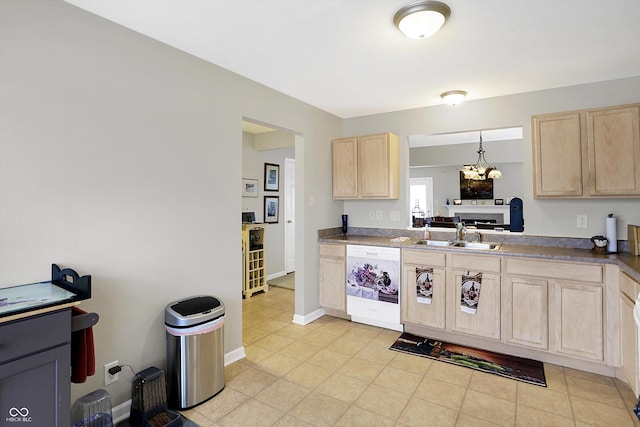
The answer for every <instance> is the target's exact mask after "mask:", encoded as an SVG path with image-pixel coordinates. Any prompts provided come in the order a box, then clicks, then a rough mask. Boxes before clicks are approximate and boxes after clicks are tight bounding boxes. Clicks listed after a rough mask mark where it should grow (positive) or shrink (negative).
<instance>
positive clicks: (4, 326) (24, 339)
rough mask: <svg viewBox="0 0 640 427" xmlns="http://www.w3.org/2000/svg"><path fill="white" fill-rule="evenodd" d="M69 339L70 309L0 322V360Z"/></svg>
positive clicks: (29, 352) (4, 360)
mask: <svg viewBox="0 0 640 427" xmlns="http://www.w3.org/2000/svg"><path fill="white" fill-rule="evenodd" d="M70 340H71V309H65V310H61V311H55V312H52V313H47V314H43V315H40V316H34V317H28V318H25V319H20V320H15V321H12V322H6V323H1V324H0V364H2V363H4V362H7V361H9V360H12V359H15V358H18V357H22V356H24V355H27V354H31V353H35V352H38V351H42V350H45V349H48V348H52V347H56V346H59V345H62V344H64V343H67V342H69V341H70Z"/></svg>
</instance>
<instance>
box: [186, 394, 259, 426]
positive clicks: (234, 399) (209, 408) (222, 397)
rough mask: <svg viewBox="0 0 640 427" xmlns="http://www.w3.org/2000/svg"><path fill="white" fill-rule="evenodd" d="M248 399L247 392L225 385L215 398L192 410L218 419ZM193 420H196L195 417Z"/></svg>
mask: <svg viewBox="0 0 640 427" xmlns="http://www.w3.org/2000/svg"><path fill="white" fill-rule="evenodd" d="M248 399H249V398H248V397H247V396H246V395H245V394H242V393H240V392H239V391H236V390H234V389H232V388H230V387H225V389H224V390H222V391H221V392H220V393H218V394H217V395H216V396H215V397H214V398H213V399H211V400H208V401H206V402H205V403H203V404H201V405H198V406H196V408H195V409H193V410H192V412H193V411H195V412H197V413H199V414H201V415H203V416H205V417H207V418H208V419H210V420H212V421H216V420H219V419H220V418H222V417H224V416H225V415H227V414H228V413H229V412H231V411H233V410H234V409H236V408H237V407H238V406H240V405H242V404H243V403H245V402H246V401H247V400H248ZM190 413H191V412H190ZM187 417H188V418H191V417H190V416H189V415H187ZM194 418H195V417H194ZM193 421H194V422H196V420H195V419H194V420H193Z"/></svg>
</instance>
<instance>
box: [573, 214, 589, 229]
mask: <svg viewBox="0 0 640 427" xmlns="http://www.w3.org/2000/svg"><path fill="white" fill-rule="evenodd" d="M588 226H589V217H588V216H587V215H578V217H577V223H576V227H578V228H587V227H588Z"/></svg>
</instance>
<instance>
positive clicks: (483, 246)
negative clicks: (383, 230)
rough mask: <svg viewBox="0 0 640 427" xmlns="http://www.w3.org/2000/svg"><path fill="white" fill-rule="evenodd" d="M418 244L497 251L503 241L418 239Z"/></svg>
mask: <svg viewBox="0 0 640 427" xmlns="http://www.w3.org/2000/svg"><path fill="white" fill-rule="evenodd" d="M416 245H426V246H437V247H445V248H464V249H474V250H485V251H497V250H498V249H500V246H502V243H493V242H460V241H452V240H418V241H417V242H416Z"/></svg>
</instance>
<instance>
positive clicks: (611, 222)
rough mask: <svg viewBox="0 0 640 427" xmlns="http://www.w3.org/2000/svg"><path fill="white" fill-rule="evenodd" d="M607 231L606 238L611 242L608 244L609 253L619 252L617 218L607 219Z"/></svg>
mask: <svg viewBox="0 0 640 427" xmlns="http://www.w3.org/2000/svg"><path fill="white" fill-rule="evenodd" d="M606 230H607V231H606V233H605V237H606V238H607V240H609V243H607V252H618V235H617V234H616V218H615V217H613V216H611V217H607V219H606Z"/></svg>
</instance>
